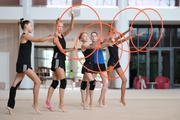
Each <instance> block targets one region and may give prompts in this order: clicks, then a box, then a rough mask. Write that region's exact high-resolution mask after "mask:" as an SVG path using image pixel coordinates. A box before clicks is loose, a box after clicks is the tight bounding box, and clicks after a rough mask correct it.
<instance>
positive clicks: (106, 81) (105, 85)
mask: <svg viewBox="0 0 180 120" xmlns="http://www.w3.org/2000/svg"><path fill="white" fill-rule="evenodd" d="M103 88H104V89H107V88H108V80H105V81H104V82H103Z"/></svg>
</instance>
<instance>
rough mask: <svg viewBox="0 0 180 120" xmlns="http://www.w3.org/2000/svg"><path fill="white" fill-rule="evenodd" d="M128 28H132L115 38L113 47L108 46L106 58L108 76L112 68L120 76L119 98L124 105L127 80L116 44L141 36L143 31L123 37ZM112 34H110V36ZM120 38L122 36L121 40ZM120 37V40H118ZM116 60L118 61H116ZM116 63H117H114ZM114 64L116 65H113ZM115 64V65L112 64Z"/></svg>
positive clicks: (110, 74)
mask: <svg viewBox="0 0 180 120" xmlns="http://www.w3.org/2000/svg"><path fill="white" fill-rule="evenodd" d="M130 30H132V28H130V29H129V30H127V31H126V32H124V33H123V34H122V35H121V36H119V37H117V38H115V41H114V42H115V44H114V45H113V47H108V50H109V56H110V57H109V60H108V64H107V65H108V69H110V70H109V71H108V77H109V78H111V76H112V72H113V69H115V70H116V72H117V74H118V75H119V76H120V75H121V76H120V78H121V80H122V85H121V98H120V102H121V103H122V104H123V105H124V106H125V105H126V103H125V90H126V82H127V79H126V76H125V75H124V74H122V73H123V70H122V68H121V66H120V64H119V62H118V60H119V54H118V47H117V45H118V44H121V43H123V42H125V41H126V40H129V39H131V38H134V37H136V36H141V35H142V34H143V33H144V32H141V33H139V34H135V35H133V36H129V37H127V38H124V37H123V36H124V35H125V34H126V33H128V32H129V31H130ZM111 35H112V34H110V36H111ZM121 38H124V39H123V40H122V39H121ZM119 39H121V40H119ZM117 62H118V63H117ZM116 63H117V64H116ZM115 64H116V65H115ZM114 65H115V66H114ZM113 66H114V68H113V69H112V67H113Z"/></svg>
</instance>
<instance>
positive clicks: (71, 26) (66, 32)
mask: <svg viewBox="0 0 180 120" xmlns="http://www.w3.org/2000/svg"><path fill="white" fill-rule="evenodd" d="M73 28H74V10H73V9H71V23H70V26H69V28H68V29H67V30H66V31H65V32H64V33H63V35H64V36H66V35H68V34H69V33H70V32H71V30H72V29H73Z"/></svg>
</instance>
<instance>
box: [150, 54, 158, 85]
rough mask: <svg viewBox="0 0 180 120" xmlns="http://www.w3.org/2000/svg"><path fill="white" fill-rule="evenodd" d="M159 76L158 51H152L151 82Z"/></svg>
mask: <svg viewBox="0 0 180 120" xmlns="http://www.w3.org/2000/svg"><path fill="white" fill-rule="evenodd" d="M156 76H158V51H151V52H150V79H149V81H150V82H154V80H155V77H156Z"/></svg>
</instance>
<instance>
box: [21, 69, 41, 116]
mask: <svg viewBox="0 0 180 120" xmlns="http://www.w3.org/2000/svg"><path fill="white" fill-rule="evenodd" d="M24 73H25V74H26V75H27V76H28V77H29V78H30V79H31V80H33V81H34V88H33V97H34V102H33V105H32V107H33V108H34V109H35V110H36V112H37V113H41V111H40V110H39V108H38V95H39V88H40V85H41V80H40V79H39V77H38V76H37V74H36V73H35V72H34V71H33V70H31V69H28V70H26V71H25V72H24Z"/></svg>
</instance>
